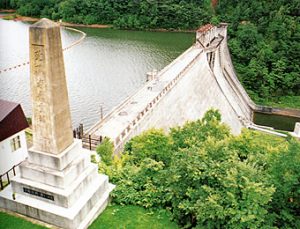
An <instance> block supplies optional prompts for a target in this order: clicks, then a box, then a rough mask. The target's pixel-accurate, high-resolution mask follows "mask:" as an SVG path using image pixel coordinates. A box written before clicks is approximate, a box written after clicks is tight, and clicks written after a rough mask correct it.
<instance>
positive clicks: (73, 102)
mask: <svg viewBox="0 0 300 229" xmlns="http://www.w3.org/2000/svg"><path fill="white" fill-rule="evenodd" d="M29 26H30V24H29V23H23V22H15V21H6V20H1V19H0V69H4V68H7V67H10V66H14V65H16V64H20V63H23V62H25V61H27V60H28V59H29V32H28V28H29ZM79 29H80V30H82V31H84V32H85V33H86V34H87V37H86V39H85V40H84V41H83V42H82V43H81V44H80V45H77V46H75V47H73V48H71V49H69V50H67V51H65V52H64V60H65V68H66V75H67V84H68V92H69V100H70V108H71V115H72V121H73V127H77V126H78V124H79V123H83V124H84V126H85V128H87V127H90V126H91V125H93V124H94V123H95V122H96V121H97V120H98V119H99V118H100V110H101V106H103V111H104V114H105V113H107V112H109V111H110V110H111V109H112V108H113V107H114V106H116V105H118V104H119V103H121V102H122V101H123V100H124V99H125V98H127V97H128V96H130V95H132V94H133V93H134V92H136V91H137V90H138V89H139V88H140V87H141V86H142V85H143V84H144V83H145V81H146V72H148V71H151V70H153V69H157V70H160V69H162V68H163V67H164V66H166V65H167V64H169V63H170V62H171V61H172V60H173V59H175V58H176V57H177V56H179V55H180V54H181V53H182V52H183V51H185V50H186V49H187V48H188V47H190V46H191V45H192V42H193V39H194V34H191V33H171V32H141V31H120V30H113V29H94V28H93V29H92V28H79ZM80 36H81V35H80V34H79V33H76V32H73V31H69V30H62V41H63V47H66V46H68V45H69V44H71V43H72V42H73V41H75V40H77V39H79V38H80ZM0 98H1V99H6V100H10V101H14V102H17V103H21V105H22V107H23V110H24V111H25V114H26V116H31V102H30V90H29V66H28V65H27V66H26V67H21V68H17V70H13V71H9V72H7V73H4V74H0Z"/></svg>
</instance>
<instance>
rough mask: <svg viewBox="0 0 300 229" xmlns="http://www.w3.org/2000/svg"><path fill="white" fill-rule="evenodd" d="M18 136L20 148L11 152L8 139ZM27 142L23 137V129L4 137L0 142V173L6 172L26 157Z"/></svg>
mask: <svg viewBox="0 0 300 229" xmlns="http://www.w3.org/2000/svg"><path fill="white" fill-rule="evenodd" d="M18 135H19V136H20V141H21V148H19V149H17V150H16V151H14V152H12V148H11V145H10V140H11V139H13V138H15V137H17V136H18ZM27 155H28V153H27V143H26V137H25V130H22V131H20V132H19V133H17V134H14V135H13V136H11V137H9V138H6V139H5V140H3V141H2V142H0V175H2V174H3V173H5V172H7V171H8V170H9V169H11V168H12V167H13V166H14V165H17V164H19V163H20V162H21V161H23V160H24V159H25V158H26V157H27Z"/></svg>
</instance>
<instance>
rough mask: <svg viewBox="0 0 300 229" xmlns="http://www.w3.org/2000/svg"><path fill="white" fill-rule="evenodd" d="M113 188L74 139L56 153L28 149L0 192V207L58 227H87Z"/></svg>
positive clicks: (103, 205) (106, 201)
mask: <svg viewBox="0 0 300 229" xmlns="http://www.w3.org/2000/svg"><path fill="white" fill-rule="evenodd" d="M46 166H47V167H46ZM113 188H114V185H112V184H110V183H109V182H108V177H107V176H106V175H100V174H98V168H97V165H95V164H93V163H91V162H90V153H89V151H88V150H85V149H83V148H82V146H81V141H80V140H74V142H73V143H72V144H71V145H70V146H69V147H68V148H67V149H66V150H64V151H63V152H62V153H60V154H58V155H54V154H48V153H43V152H38V151H35V150H34V149H30V150H29V157H28V159H27V160H26V161H24V162H23V163H22V164H21V165H20V174H19V175H18V176H16V177H14V178H13V179H12V180H11V185H9V186H8V187H7V188H5V189H4V190H3V191H2V192H0V207H2V208H5V209H9V210H11V211H14V212H18V213H21V214H23V215H27V216H29V217H32V218H36V219H38V220H41V221H44V222H47V223H50V224H53V225H55V226H58V227H63V228H72V229H73V228H86V227H87V226H88V225H89V224H90V223H91V222H92V220H93V219H94V218H95V217H97V216H98V214H99V213H100V212H101V211H103V210H104V208H105V206H106V205H107V203H108V200H109V193H110V192H111V191H112V189H113ZM13 193H14V194H15V200H13Z"/></svg>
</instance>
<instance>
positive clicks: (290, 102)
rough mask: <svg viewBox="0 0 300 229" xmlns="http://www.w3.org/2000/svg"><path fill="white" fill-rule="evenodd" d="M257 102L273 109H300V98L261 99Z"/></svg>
mask: <svg viewBox="0 0 300 229" xmlns="http://www.w3.org/2000/svg"><path fill="white" fill-rule="evenodd" d="M253 99H254V98H253ZM254 100H255V99H254ZM255 102H256V103H257V104H263V105H265V106H271V107H279V108H294V109H300V96H281V97H278V98H273V99H272V100H263V99H259V100H257V101H255Z"/></svg>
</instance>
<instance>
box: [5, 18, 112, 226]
mask: <svg viewBox="0 0 300 229" xmlns="http://www.w3.org/2000/svg"><path fill="white" fill-rule="evenodd" d="M29 40H30V85H31V97H32V109H33V112H32V113H33V146H32V148H30V149H29V152H28V155H29V156H28V159H27V160H26V161H24V162H23V163H22V164H21V165H20V174H19V175H17V176H15V177H14V178H13V179H12V180H11V185H9V186H8V187H7V188H5V189H4V190H3V191H2V192H0V207H2V208H5V209H8V210H11V211H14V212H17V213H20V214H23V215H26V216H29V217H32V218H36V219H38V220H41V221H44V222H47V223H49V224H52V225H55V226H58V227H62V228H72V229H73V228H86V227H87V226H88V225H89V224H90V223H91V222H92V221H93V219H94V218H96V217H97V216H98V214H99V213H100V212H101V211H103V210H104V208H105V206H106V205H107V203H108V199H109V193H110V192H111V190H112V189H113V187H114V186H113V185H112V184H110V183H109V182H108V177H107V176H106V175H103V174H102V175H100V174H98V169H97V165H95V164H92V163H91V162H90V156H89V155H90V154H89V152H86V151H87V150H85V149H83V148H82V143H81V141H80V140H78V139H73V136H72V126H71V116H70V109H69V100H68V92H67V85H66V77H65V69H64V61H63V54H62V45H61V37H60V27H59V25H57V24H56V23H54V22H52V21H50V20H48V19H41V20H40V21H38V22H37V23H35V24H33V25H32V26H31V27H30V39H29Z"/></svg>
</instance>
